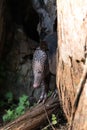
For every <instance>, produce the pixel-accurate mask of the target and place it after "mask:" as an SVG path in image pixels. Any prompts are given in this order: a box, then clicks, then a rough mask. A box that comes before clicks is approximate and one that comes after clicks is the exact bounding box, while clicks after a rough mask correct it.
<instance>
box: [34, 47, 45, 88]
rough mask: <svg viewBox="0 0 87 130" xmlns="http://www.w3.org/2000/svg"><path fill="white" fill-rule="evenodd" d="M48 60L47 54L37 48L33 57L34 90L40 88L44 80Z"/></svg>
mask: <svg viewBox="0 0 87 130" xmlns="http://www.w3.org/2000/svg"><path fill="white" fill-rule="evenodd" d="M46 60H47V54H46V52H45V51H43V50H41V49H40V48H37V49H36V51H35V52H34V55H33V75H34V83H33V87H34V88H37V87H39V86H40V84H41V82H42V80H43V79H44V76H45V64H46Z"/></svg>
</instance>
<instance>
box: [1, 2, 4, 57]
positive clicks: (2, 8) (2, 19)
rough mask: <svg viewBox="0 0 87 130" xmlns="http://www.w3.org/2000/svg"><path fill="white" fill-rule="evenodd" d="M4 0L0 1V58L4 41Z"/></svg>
mask: <svg viewBox="0 0 87 130" xmlns="http://www.w3.org/2000/svg"><path fill="white" fill-rule="evenodd" d="M4 14H5V0H0V58H1V55H2V51H3V44H4V40H5V15H4Z"/></svg>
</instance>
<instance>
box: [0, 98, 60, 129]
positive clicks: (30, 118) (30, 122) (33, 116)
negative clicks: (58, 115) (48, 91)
mask: <svg viewBox="0 0 87 130" xmlns="http://www.w3.org/2000/svg"><path fill="white" fill-rule="evenodd" d="M57 108H59V102H58V98H57V97H56V98H53V97H50V98H49V100H48V101H47V102H46V104H45V106H44V104H42V103H41V104H39V105H37V106H36V107H34V108H33V109H30V110H29V111H27V112H26V113H25V114H24V115H23V116H21V117H19V118H18V119H16V120H15V121H13V122H11V123H9V124H7V125H6V126H4V127H3V128H0V130H35V129H36V128H38V127H40V126H41V124H43V122H44V121H46V120H47V116H46V112H45V110H46V111H47V114H48V115H51V114H52V113H53V112H54V111H55V112H56V110H58V109H57Z"/></svg>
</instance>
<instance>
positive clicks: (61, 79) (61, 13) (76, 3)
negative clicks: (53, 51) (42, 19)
mask: <svg viewBox="0 0 87 130" xmlns="http://www.w3.org/2000/svg"><path fill="white" fill-rule="evenodd" d="M57 17H58V53H57V87H58V92H59V98H60V100H61V101H62V105H63V110H64V112H65V115H66V117H67V119H68V121H70V118H71V116H72V111H73V110H74V112H75V111H76V110H77V111H76V112H75V116H74V118H73V119H74V121H73V130H86V129H87V83H86V82H85V80H84V84H85V85H82V86H80V88H81V87H84V89H81V93H80V95H79V97H80V98H78V103H79V104H78V105H77V106H75V109H74V106H73V104H74V101H75V99H76V98H75V96H77V93H78V91H77V90H79V83H80V81H81V79H82V78H83V77H82V76H83V72H84V71H83V70H84V68H85V67H84V66H85V52H84V50H85V44H86V37H87V0H84V2H83V0H57ZM85 78H86V76H85ZM75 105H76V104H75Z"/></svg>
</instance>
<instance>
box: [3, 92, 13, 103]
mask: <svg viewBox="0 0 87 130" xmlns="http://www.w3.org/2000/svg"><path fill="white" fill-rule="evenodd" d="M5 98H6V100H7V102H8V103H11V102H12V100H13V94H12V92H10V91H9V92H7V93H6V95H5Z"/></svg>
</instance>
